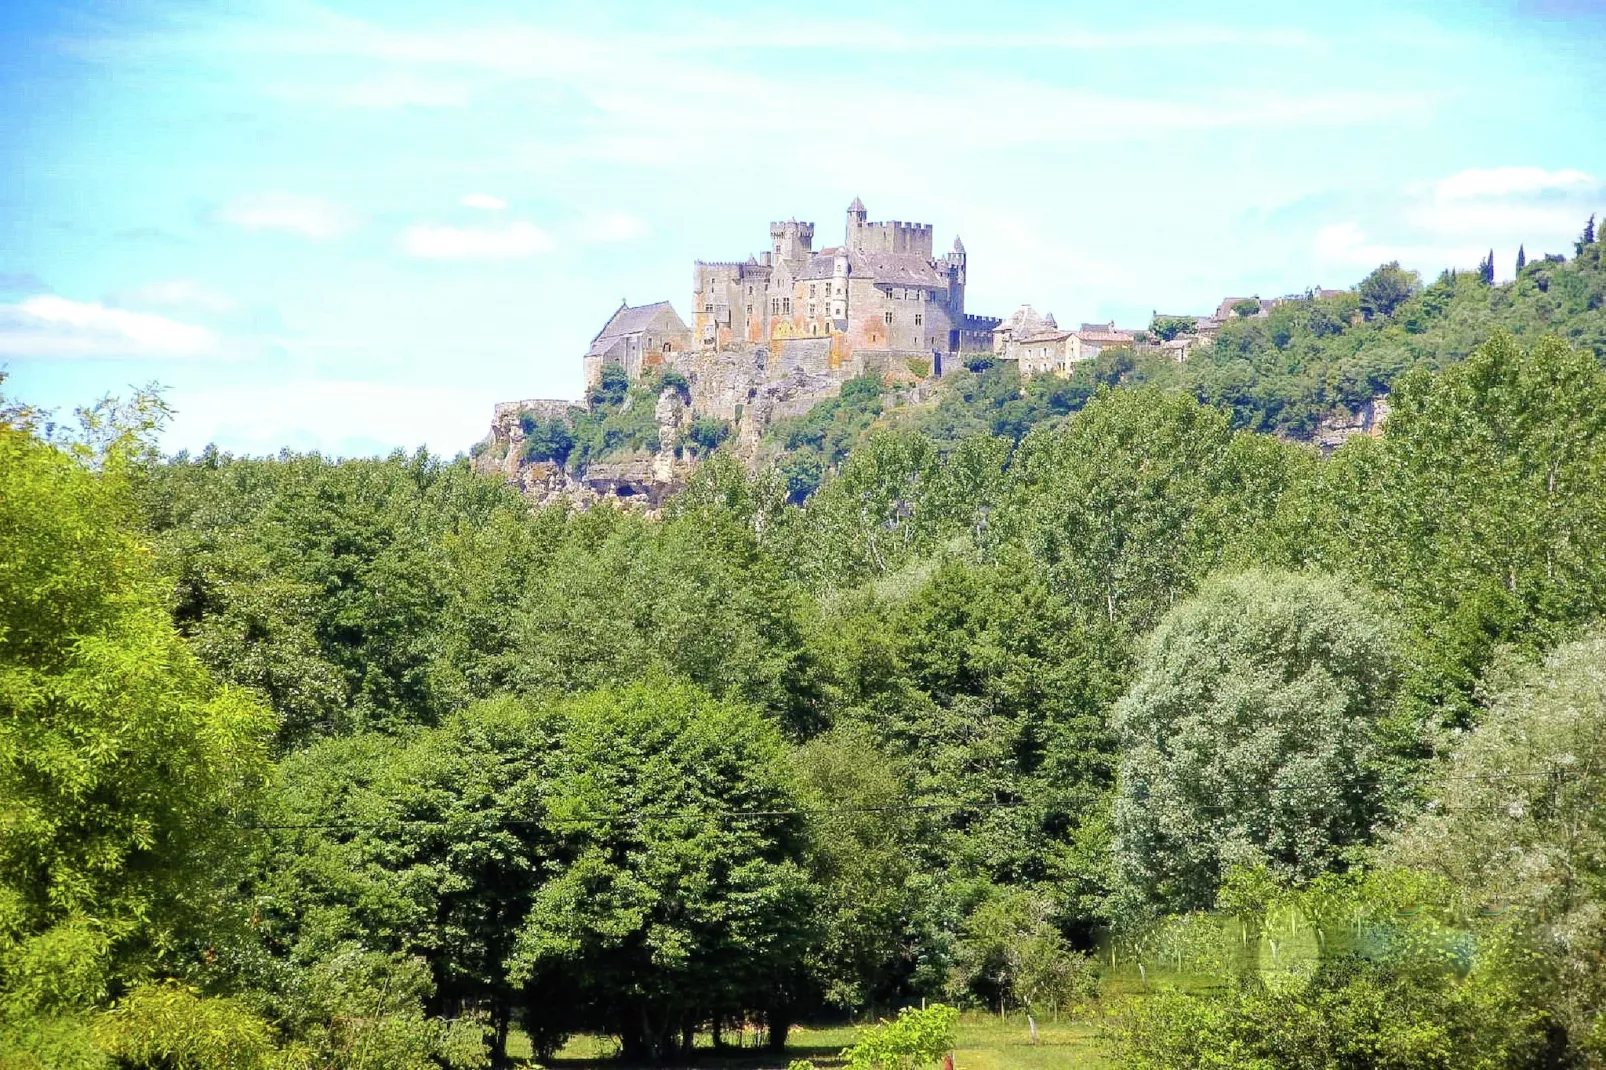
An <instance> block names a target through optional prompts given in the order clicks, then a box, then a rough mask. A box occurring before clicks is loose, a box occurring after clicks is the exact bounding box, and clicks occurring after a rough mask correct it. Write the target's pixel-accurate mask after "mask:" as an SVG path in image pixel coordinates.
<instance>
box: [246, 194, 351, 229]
mask: <svg viewBox="0 0 1606 1070" xmlns="http://www.w3.org/2000/svg"><path fill="white" fill-rule="evenodd" d="M218 218H219V219H221V220H223V221H224V222H225V223H231V224H233V225H234V226H237V227H243V228H245V229H246V230H289V231H294V232H296V233H298V234H304V235H306V236H307V237H309V238H314V239H323V238H333V237H335V236H336V235H339V234H343V233H345V232H346V231H347V230H349V229H351V226H352V220H351V217H350V216H349V215H348V214H347V213H346V212H345V211H344V210H343V209H342V208H340V207H339V206H338V205H335V204H333V203H331V202H329V201H326V200H324V199H322V198H320V197H306V196H301V195H297V194H293V193H260V194H254V195H251V196H247V197H240V198H237V199H235V200H233V201H230V202H229V203H228V204H226V205H224V206H223V209H222V210H221V211H220V212H219V213H218Z"/></svg>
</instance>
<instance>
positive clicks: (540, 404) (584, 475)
mask: <svg viewBox="0 0 1606 1070" xmlns="http://www.w3.org/2000/svg"><path fill="white" fill-rule="evenodd" d="M626 404H629V402H628V400H627V402H626ZM584 411H585V406H584V405H583V404H582V403H580V402H574V401H553V400H550V399H533V400H526V401H508V402H503V403H501V404H499V405H497V406H495V408H494V409H493V410H492V413H491V430H490V433H489V434H488V435H487V436H486V437H485V439H483V440H482V441H481V442H480V443H478V444H477V445H476V446H475V447H474V451H473V458H474V467H475V469H476V470H477V471H479V472H483V473H485V474H487V475H499V476H501V477H502V478H504V479H506V480H507V481H508V482H510V483H512V484H514V485H515V486H517V487H518V488H519V489H520V490H521V491H522V492H523V493H524V495H525V497H527V498H529V499H530V500H531V501H532V502H534V503H536V504H538V505H545V504H549V503H552V502H559V501H563V502H567V503H569V504H571V505H574V506H577V507H579V508H581V509H588V508H590V507H591V506H593V505H597V504H598V503H600V502H604V501H611V502H616V503H618V504H621V505H624V506H627V507H630V508H637V509H644V510H647V511H648V512H656V511H657V510H658V509H659V508H660V507H661V506H662V504H663V501H664V499H665V498H667V497H668V496H669V495H671V494H673V493H674V492H675V491H676V490H679V489H680V488H681V487H682V486H684V485H685V482H686V477H687V476H688V475H689V474H690V472H691V470H692V469H693V468H694V467H695V463H694V462H693V461H692V460H690V459H688V458H686V457H684V456H683V455H682V453H681V451H680V449H679V443H680V441H681V439H682V437H683V433H684V432H685V431H686V429H687V428H688V426H689V425H690V422H691V409H690V408H689V407H688V406H687V404H686V400H685V398H684V397H682V396H681V393H680V391H678V390H675V389H666V390H664V391H663V392H662V393H661V394H659V396H658V400H657V403H656V404H655V406H654V409H653V419H654V422H655V423H656V424H657V425H658V442H659V446H658V449H657V450H655V451H654V452H653V453H652V454H650V455H648V456H645V457H628V458H622V459H619V460H609V461H594V462H592V463H590V464H588V465H585V466H584V467H579V466H575V465H572V464H569V463H558V462H557V461H551V460H530V459H528V458H526V457H525V452H526V451H525V443H526V441H527V440H528V438H529V436H528V434H527V433H526V431H525V428H526V426H534V424H535V423H536V422H540V423H550V422H551V421H553V420H561V421H563V422H565V423H567V424H569V425H570V426H571V427H572V426H573V420H574V414H575V413H576V412H584Z"/></svg>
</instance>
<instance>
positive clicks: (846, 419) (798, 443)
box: [764, 373, 887, 467]
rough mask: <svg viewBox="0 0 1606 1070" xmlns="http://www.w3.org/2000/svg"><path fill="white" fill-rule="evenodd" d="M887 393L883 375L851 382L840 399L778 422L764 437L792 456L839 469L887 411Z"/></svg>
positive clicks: (844, 385)
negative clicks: (813, 458) (804, 456)
mask: <svg viewBox="0 0 1606 1070" xmlns="http://www.w3.org/2000/svg"><path fill="white" fill-rule="evenodd" d="M886 392H887V386H886V384H885V383H884V382H883V381H882V379H881V377H880V376H879V375H875V374H871V373H866V374H865V375H861V376H859V377H858V378H855V379H849V380H848V381H846V382H845V383H843V384H842V389H841V391H840V392H838V394H837V396H836V397H834V398H826V399H825V400H824V401H822V402H820V403H819V404H817V405H815V406H814V407H813V408H811V409H810V410H809V411H808V412H806V413H804V414H803V415H801V416H794V417H792V418H791V419H787V420H776V421H775V422H774V423H772V424H770V425H769V426H768V427H766V428H765V429H764V437H765V438H766V439H767V440H769V441H771V442H773V443H776V444H777V445H779V446H780V447H781V448H783V449H785V450H787V451H789V452H792V453H797V452H807V453H812V454H815V455H817V456H818V458H819V461H820V464H821V465H822V466H825V467H831V466H834V465H837V464H839V463H841V461H842V459H843V458H844V457H846V456H847V454H848V451H849V450H850V449H852V448H853V445H854V443H855V442H856V441H857V439H858V438H859V437H860V436H862V435H863V434H864V433H865V432H866V431H867V430H868V429H869V428H870V426H871V425H872V423H874V421H875V419H876V417H878V416H880V415H881V413H882V412H883V411H884V409H885V401H884V397H885V395H886Z"/></svg>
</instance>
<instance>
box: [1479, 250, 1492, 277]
mask: <svg viewBox="0 0 1606 1070" xmlns="http://www.w3.org/2000/svg"><path fill="white" fill-rule="evenodd" d="M1478 277H1479V278H1481V279H1482V280H1483V281H1484V284H1485V285H1488V286H1493V285H1494V250H1493V249H1490V250H1489V255H1488V256H1486V257H1484V258H1483V259H1482V260H1480V261H1478Z"/></svg>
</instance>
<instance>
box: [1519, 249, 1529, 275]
mask: <svg viewBox="0 0 1606 1070" xmlns="http://www.w3.org/2000/svg"><path fill="white" fill-rule="evenodd" d="M1527 263H1528V254H1527V253H1526V252H1525V251H1524V250H1523V248H1522V246H1520V245H1519V246H1517V274H1519V275H1521V274H1522V269H1523V267H1524V266H1525V265H1527Z"/></svg>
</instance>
